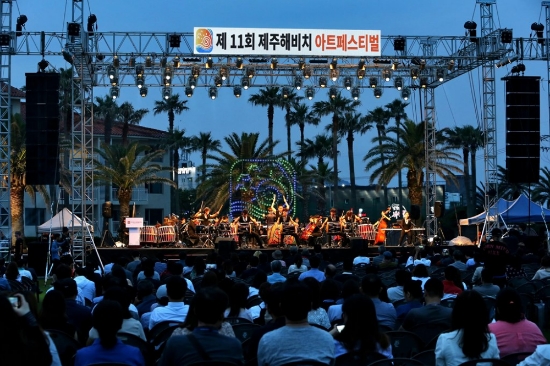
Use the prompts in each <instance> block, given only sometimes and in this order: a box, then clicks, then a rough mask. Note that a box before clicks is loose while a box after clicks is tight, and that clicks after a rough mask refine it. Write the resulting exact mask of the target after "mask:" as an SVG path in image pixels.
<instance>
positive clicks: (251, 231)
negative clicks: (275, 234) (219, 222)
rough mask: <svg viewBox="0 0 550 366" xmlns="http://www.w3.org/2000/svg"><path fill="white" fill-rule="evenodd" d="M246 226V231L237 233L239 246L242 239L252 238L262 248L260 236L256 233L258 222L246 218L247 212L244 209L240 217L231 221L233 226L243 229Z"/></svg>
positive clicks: (248, 217)
mask: <svg viewBox="0 0 550 366" xmlns="http://www.w3.org/2000/svg"><path fill="white" fill-rule="evenodd" d="M246 224H248V227H247V228H246V231H241V230H240V229H239V231H238V235H239V244H240V243H241V241H242V237H243V236H247V237H248V238H254V239H255V240H256V243H257V244H258V245H259V247H260V248H263V242H262V238H260V236H259V235H258V234H257V233H256V228H257V227H258V222H257V221H256V220H254V218H252V217H250V216H248V210H246V209H244V210H243V211H242V213H241V216H239V217H237V218H236V219H235V220H233V225H239V227H243V226H246Z"/></svg>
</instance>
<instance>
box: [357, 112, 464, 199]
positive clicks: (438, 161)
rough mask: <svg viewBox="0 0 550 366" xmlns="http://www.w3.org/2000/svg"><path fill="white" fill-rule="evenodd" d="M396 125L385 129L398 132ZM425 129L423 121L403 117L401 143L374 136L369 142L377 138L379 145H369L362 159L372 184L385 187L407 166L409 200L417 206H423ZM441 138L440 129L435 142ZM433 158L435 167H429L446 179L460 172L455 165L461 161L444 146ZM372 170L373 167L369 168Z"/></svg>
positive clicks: (388, 138) (386, 137) (394, 139)
mask: <svg viewBox="0 0 550 366" xmlns="http://www.w3.org/2000/svg"><path fill="white" fill-rule="evenodd" d="M396 128H397V127H390V128H388V131H387V132H391V133H395V134H396V135H397V131H396ZM424 129H425V126H424V122H421V123H418V124H416V123H415V122H413V121H411V120H406V121H405V122H404V123H403V124H402V126H401V131H400V132H399V135H400V136H402V141H401V142H400V143H398V142H397V139H396V138H394V137H391V136H381V137H380V138H377V137H375V138H373V140H372V142H377V141H379V145H378V146H374V147H373V148H371V149H370V150H369V151H368V152H367V154H366V155H365V157H364V159H363V160H365V161H366V162H367V165H366V167H365V170H366V171H370V173H371V178H370V181H371V183H373V182H374V181H378V184H380V185H384V186H385V185H387V184H388V183H389V182H390V181H391V180H392V179H393V177H395V176H396V175H397V174H399V173H400V172H401V170H402V169H403V168H405V169H407V185H408V188H409V199H410V202H411V204H412V205H418V206H422V191H423V188H424V168H425V167H426V158H425V136H424ZM441 140H442V133H441V131H439V132H437V136H436V141H441ZM381 150H383V151H384V152H385V155H384V154H381ZM385 158H387V161H386V159H385ZM434 161H435V166H433V167H432V169H433V170H434V171H435V173H436V174H437V175H439V176H440V177H442V178H444V179H445V180H449V179H451V180H455V179H454V173H461V170H460V168H458V167H457V166H456V164H459V163H460V162H461V160H460V155H458V154H456V153H453V152H451V151H448V150H444V149H441V150H436V152H435V156H434ZM371 169H374V170H372V171H371Z"/></svg>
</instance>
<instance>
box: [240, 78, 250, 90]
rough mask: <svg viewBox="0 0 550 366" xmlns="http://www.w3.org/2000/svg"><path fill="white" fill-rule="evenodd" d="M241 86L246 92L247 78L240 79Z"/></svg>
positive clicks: (248, 82) (247, 86)
mask: <svg viewBox="0 0 550 366" xmlns="http://www.w3.org/2000/svg"><path fill="white" fill-rule="evenodd" d="M241 86H242V87H243V89H244V90H247V89H248V88H249V87H250V78H249V77H247V76H243V78H242V79H241Z"/></svg>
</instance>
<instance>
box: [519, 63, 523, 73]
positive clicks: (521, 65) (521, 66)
mask: <svg viewBox="0 0 550 366" xmlns="http://www.w3.org/2000/svg"><path fill="white" fill-rule="evenodd" d="M518 70H519V72H525V65H524V64H518Z"/></svg>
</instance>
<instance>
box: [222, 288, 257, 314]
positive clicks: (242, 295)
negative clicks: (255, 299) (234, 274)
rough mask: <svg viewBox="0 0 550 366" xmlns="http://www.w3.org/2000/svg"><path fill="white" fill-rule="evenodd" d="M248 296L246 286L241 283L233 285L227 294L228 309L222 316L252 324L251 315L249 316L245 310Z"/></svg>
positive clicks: (248, 312)
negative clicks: (240, 319)
mask: <svg viewBox="0 0 550 366" xmlns="http://www.w3.org/2000/svg"><path fill="white" fill-rule="evenodd" d="M248 294H249V290H248V286H247V285H245V284H244V283H241V282H238V283H235V284H233V286H232V287H231V291H230V292H229V307H228V308H227V309H226V310H225V312H224V316H225V317H226V318H243V319H247V320H249V321H250V322H254V318H252V314H250V311H249V310H248V309H247V308H246V301H247V299H248Z"/></svg>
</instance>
